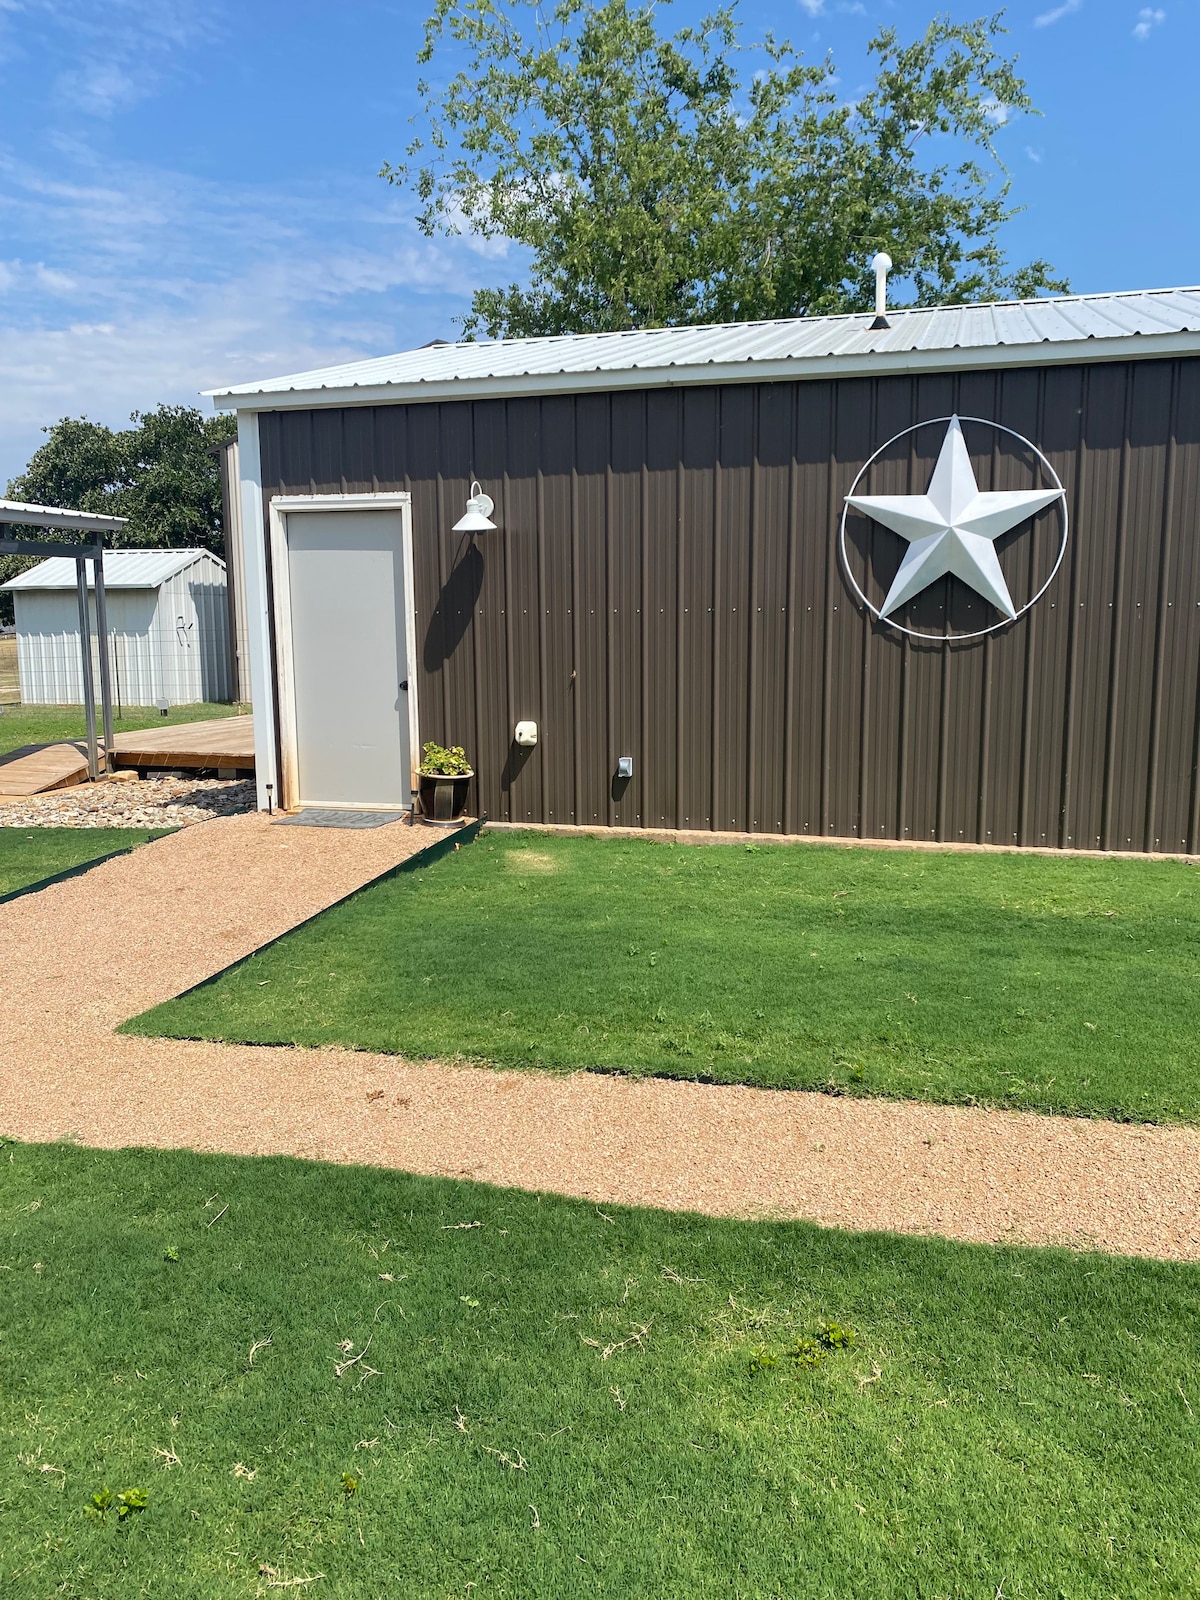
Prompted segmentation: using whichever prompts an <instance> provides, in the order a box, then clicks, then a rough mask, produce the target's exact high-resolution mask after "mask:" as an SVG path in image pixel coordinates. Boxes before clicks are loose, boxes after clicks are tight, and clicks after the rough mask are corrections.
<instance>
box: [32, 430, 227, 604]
mask: <svg viewBox="0 0 1200 1600" xmlns="http://www.w3.org/2000/svg"><path fill="white" fill-rule="evenodd" d="M130 421H131V423H132V424H133V426H132V427H129V428H117V429H114V428H108V427H105V426H104V425H103V424H102V423H99V422H90V421H89V420H88V418H87V417H63V418H62V420H61V421H60V422H56V423H54V424H53V425H52V426H51V427H49V428H47V429H46V430H45V432H46V434H47V439H46V442H45V444H42V445H39V446H38V448H37V449H36V450H35V451H34V453H33V455H32V456H31V457H30V460H29V465H28V466H27V467H26V468H25V471H24V472H23V473H22V474H21V475H20V477H17V478H14V479H13V480H12V482H11V483H10V484H9V485H8V490H7V498H8V499H9V500H21V501H24V502H25V504H27V505H46V506H65V507H67V508H68V509H70V510H72V511H95V512H98V513H100V514H101V515H103V516H110V517H128V518H129V524H128V526H127V527H126V528H124V529H122V531H121V532H120V533H119V534H115V535H113V536H112V537H111V539H110V540H109V541H108V542H109V543H110V544H111V545H112V546H113V547H114V548H118V549H120V548H128V547H131V546H136V545H142V546H149V547H150V548H154V549H162V548H181V547H182V548H195V549H205V550H211V551H213V552H214V554H216V555H224V553H225V534H224V530H223V527H222V522H221V469H220V464H219V462H218V460H217V457H216V455H215V454H214V446H217V445H220V443H221V442H222V440H225V439H228V438H231V437H232V436H233V435H234V434H235V433H236V431H237V423H236V420H235V419H234V418H233V417H229V416H225V415H218V416H215V417H205V416H204V415H203V414H202V413H201V412H199V411H197V410H196V409H195V408H194V407H192V406H168V405H160V406H159V407H158V409H157V410H155V411H144V412H138V411H135V412H134V413H133V416H132V417H131V418H130ZM17 536H18V537H20V532H19V530H18V534H17ZM30 537H31V538H40V539H45V538H47V537H50V538H52V537H53V535H52V534H50V535H48V534H47V533H46V531H45V530H44V529H31V530H30ZM31 565H33V561H32V559H31V558H28V557H24V556H0V582H3V581H4V580H5V579H6V578H11V577H14V576H15V575H16V574H17V573H18V572H22V571H24V570H25V568H26V567H29V566H31ZM3 598H5V599H7V600H8V602H9V605H10V606H11V596H5V597H3Z"/></svg>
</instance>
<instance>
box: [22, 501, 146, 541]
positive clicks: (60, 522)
mask: <svg viewBox="0 0 1200 1600" xmlns="http://www.w3.org/2000/svg"><path fill="white" fill-rule="evenodd" d="M128 521H129V518H128V517H104V516H100V515H99V514H98V513H96V512H93V511H68V510H65V509H64V508H63V507H61V506H31V505H28V504H27V503H26V502H25V501H24V500H0V525H3V524H6V523H12V524H15V525H16V526H17V527H24V528H71V529H74V530H75V531H76V532H78V533H115V532H116V531H117V530H118V529H120V528H123V527H124V526H125V524H126V523H127V522H128Z"/></svg>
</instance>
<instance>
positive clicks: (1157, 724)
mask: <svg viewBox="0 0 1200 1600" xmlns="http://www.w3.org/2000/svg"><path fill="white" fill-rule="evenodd" d="M1167 415H1168V419H1169V420H1168V424H1167V448H1166V453H1165V460H1164V463H1163V468H1164V480H1165V486H1164V489H1163V505H1162V522H1161V527H1160V543H1159V567H1158V601H1157V605H1156V608H1155V617H1154V676H1153V679H1152V682H1151V689H1150V746H1149V751H1148V754H1147V771H1146V823H1145V830H1144V833H1143V837H1142V842H1143V844H1144V846H1145V848H1146V849H1147V850H1152V849H1153V848H1154V844H1155V838H1154V825H1155V817H1156V815H1157V812H1158V779H1159V760H1160V757H1161V736H1162V700H1163V663H1164V659H1165V652H1166V634H1167V594H1168V590H1169V578H1170V572H1171V556H1172V540H1171V535H1172V532H1173V529H1174V519H1175V467H1176V462H1175V440H1176V437H1177V435H1178V433H1179V362H1178V361H1172V363H1171V398H1170V400H1169V402H1168V413H1167ZM1171 843H1174V841H1173V840H1172V841H1171Z"/></svg>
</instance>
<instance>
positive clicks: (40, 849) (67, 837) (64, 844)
mask: <svg viewBox="0 0 1200 1600" xmlns="http://www.w3.org/2000/svg"><path fill="white" fill-rule="evenodd" d="M3 815H4V813H3V810H0V821H2V820H3ZM170 832H171V830H170V829H169V828H157V829H156V828H27V829H21V828H4V827H0V900H2V899H4V898H5V897H6V896H8V895H12V894H16V893H18V892H19V891H20V890H22V889H28V888H30V887H33V886H36V885H37V884H39V883H41V882H42V881H43V880H44V879H46V878H53V877H55V876H56V875H57V874H58V873H60V872H70V871H71V870H72V868H75V867H81V866H83V865H85V864H86V863H87V862H91V861H97V860H99V859H100V858H101V857H102V856H110V855H113V854H115V853H116V852H117V851H119V850H132V849H134V848H135V846H137V845H139V844H148V843H149V842H150V840H151V839H161V838H162V836H163V834H164V833H170Z"/></svg>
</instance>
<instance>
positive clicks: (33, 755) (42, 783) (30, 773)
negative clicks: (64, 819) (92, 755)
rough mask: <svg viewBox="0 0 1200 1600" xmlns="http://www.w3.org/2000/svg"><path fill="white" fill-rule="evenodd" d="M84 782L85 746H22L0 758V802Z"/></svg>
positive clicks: (24, 797) (85, 771)
mask: <svg viewBox="0 0 1200 1600" xmlns="http://www.w3.org/2000/svg"><path fill="white" fill-rule="evenodd" d="M86 778H87V746H86V744H25V745H22V746H21V748H20V749H19V750H12V751H10V752H9V754H8V755H6V756H0V800H23V799H27V798H28V796H29V795H31V794H45V793H46V792H47V791H48V790H50V789H67V788H69V787H70V786H71V785H72V784H74V783H83V782H84V780H85V779H86Z"/></svg>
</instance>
